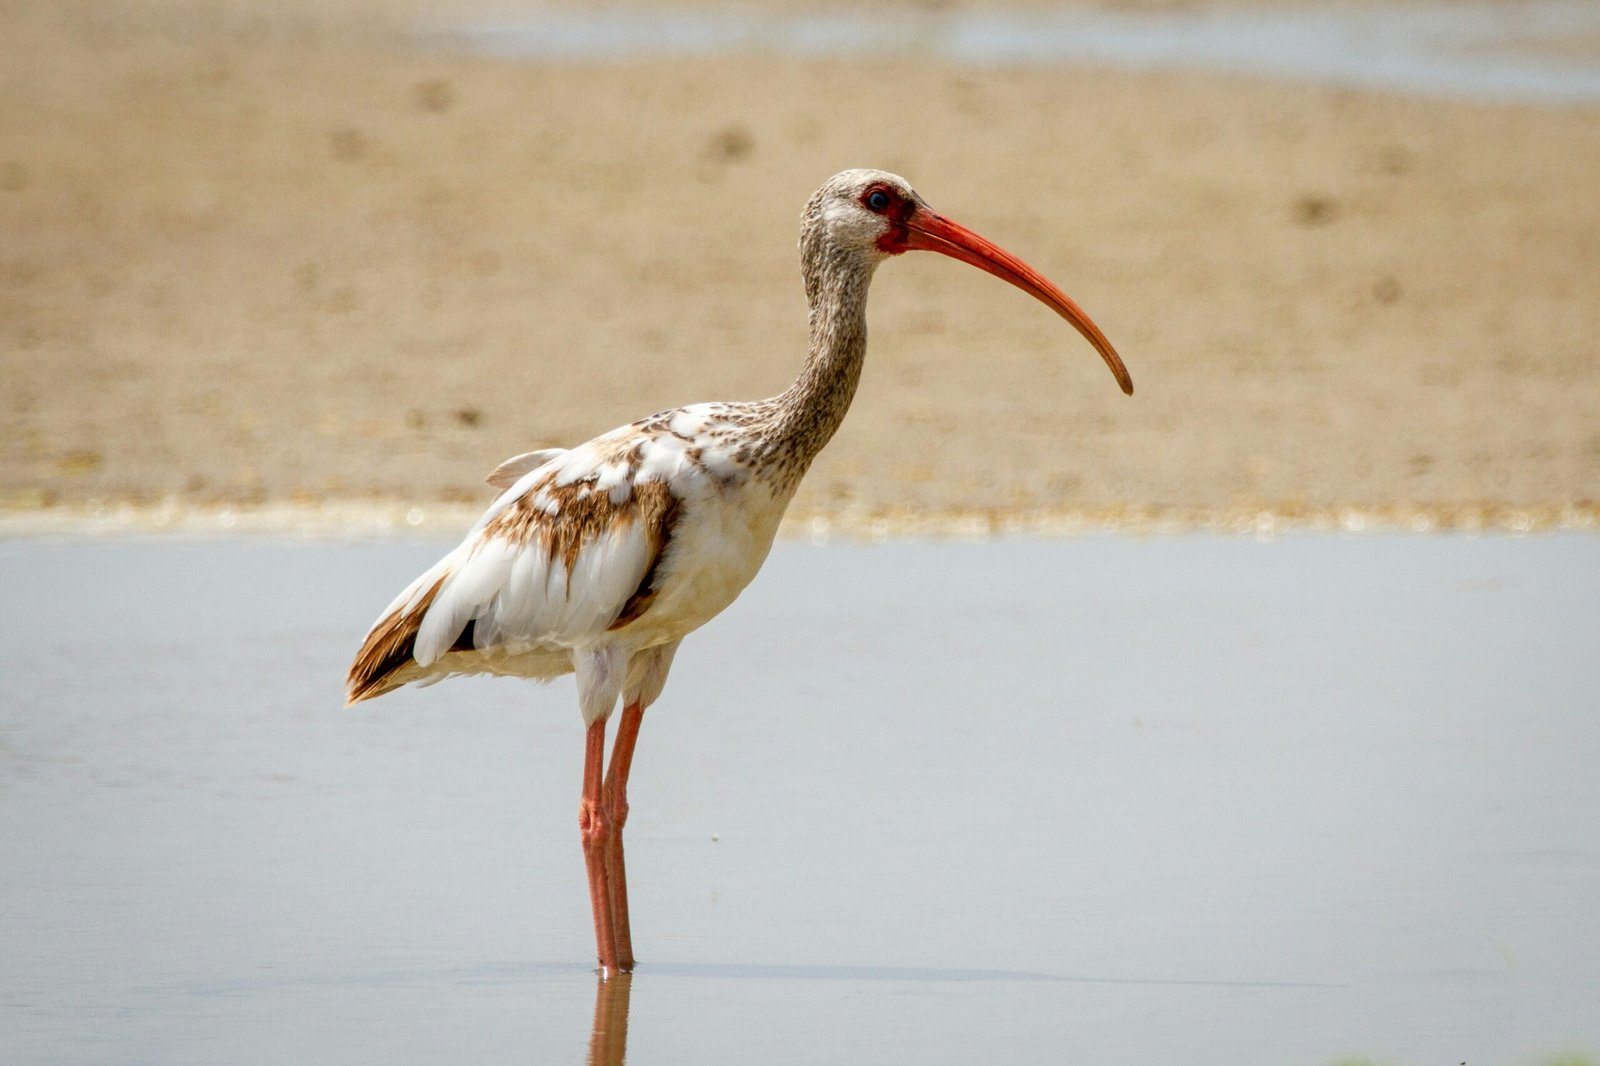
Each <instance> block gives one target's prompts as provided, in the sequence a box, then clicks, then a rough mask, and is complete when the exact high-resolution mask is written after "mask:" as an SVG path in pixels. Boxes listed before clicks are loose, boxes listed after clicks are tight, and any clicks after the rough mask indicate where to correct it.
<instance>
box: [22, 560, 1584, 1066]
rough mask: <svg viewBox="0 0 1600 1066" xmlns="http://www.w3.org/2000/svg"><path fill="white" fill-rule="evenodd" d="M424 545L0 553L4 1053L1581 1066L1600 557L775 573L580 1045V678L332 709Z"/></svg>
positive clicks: (661, 803) (883, 566)
mask: <svg viewBox="0 0 1600 1066" xmlns="http://www.w3.org/2000/svg"><path fill="white" fill-rule="evenodd" d="M447 546H448V545H445V544H429V543H424V544H418V543H401V542H367V543H352V544H330V543H289V542H281V541H271V540H264V539H257V540H238V541H210V542H196V541H178V540H165V541H163V540H107V541H81V540H80V541H58V542H44V541H30V540H13V541H0V587H3V588H4V589H5V600H4V607H3V609H0V639H3V646H4V647H5V648H6V650H7V653H8V654H7V657H6V663H5V665H4V667H3V668H0V855H3V856H4V859H3V862H0V931H3V934H0V1061H3V1062H6V1063H29V1062H46V1061H49V1062H119V1063H120V1062H162V1063H213V1062H230V1063H257V1062H311V1061H337V1062H345V1063H352V1062H383V1063H405V1062H421V1061H441V1060H443V1061H471V1060H477V1061H504V1060H513V1059H515V1060H519V1061H533V1062H579V1061H583V1060H584V1059H585V1057H586V1056H588V1055H589V1054H590V1051H591V1038H592V1035H593V1032H592V1030H593V1027H594V1023H595V1020H596V1018H597V1017H599V1018H600V1019H601V1020H602V1022H603V1027H604V1028H605V1029H606V1033H605V1035H604V1037H603V1039H601V1040H599V1041H597V1042H596V1048H595V1050H596V1051H597V1053H598V1054H597V1057H598V1058H601V1059H606V1058H608V1057H609V1058H610V1059H611V1060H613V1061H615V1059H616V1056H617V1053H618V1051H619V1043H620V1041H622V1040H623V1039H625V1040H626V1043H627V1049H628V1052H629V1055H630V1056H631V1061H633V1062H635V1063H687V1062H695V1063H717V1062H736V1061H737V1062H744V1061H752V1060H754V1061H762V1062H778V1063H787V1062H794V1063H800V1062H819V1061H894V1062H918V1063H969V1062H977V1061H996V1062H1007V1061H1062V1062H1096V1063H1118V1062H1128V1063H1151V1062H1184V1063H1198V1064H1208V1063H1217V1064H1224V1063H1225V1064H1228V1066H1237V1064H1240V1063H1282V1062H1307V1063H1319V1062H1332V1061H1335V1060H1338V1059H1340V1058H1344V1057H1350V1056H1367V1057H1370V1058H1372V1059H1374V1060H1377V1061H1383V1062H1394V1063H1408V1062H1417V1063H1424V1062H1451V1063H1455V1062H1462V1061H1465V1062H1470V1063H1473V1064H1474V1066H1477V1064H1480V1063H1496V1062H1538V1061H1544V1060H1548V1059H1549V1058H1550V1057H1552V1056H1555V1055H1557V1054H1563V1053H1570V1052H1578V1053H1586V1054H1588V1055H1590V1056H1594V1055H1596V1054H1597V1053H1600V1011H1597V1010H1596V1009H1595V1002H1596V999H1595V996H1596V989H1597V988H1600V908H1596V906H1595V900H1596V899H1597V898H1600V819H1597V818H1596V816H1595V814H1596V811H1597V810H1600V775H1597V773H1596V766H1597V764H1600V656H1597V655H1596V652H1595V649H1596V647H1600V538H1597V537H1594V536H1584V535H1553V536H1540V537H1526V538H1508V537H1507V538H1502V537H1485V538H1476V539H1474V538H1465V537H1461V538H1447V537H1396V536H1365V537H1355V538H1343V537H1310V536H1307V537H1284V538H1280V539H1277V540H1274V541H1270V542H1266V543H1261V542H1257V541H1254V540H1247V539H1228V538H1215V537H1182V538H1170V539H1150V540H1126V539H1115V538H1089V539H1079V540H1067V541H1013V542H1000V543H995V544H943V545H930V544H907V543H894V544H889V545H884V546H879V547H853V546H829V547H824V548H812V547H804V546H800V545H796V544H782V545H780V546H779V547H778V549H777V550H776V551H775V552H774V554H773V557H772V559H771V560H770V562H769V564H768V566H767V568H766V570H765V571H764V572H763V574H762V575H761V577H760V578H759V579H758V580H757V582H756V584H755V585H754V586H753V587H752V588H751V589H750V590H749V591H748V592H747V593H746V595H745V597H744V598H743V599H742V600H741V601H740V602H739V603H738V604H736V605H735V606H734V608H732V609H731V610H730V611H729V612H728V613H727V614H725V615H724V616H723V617H721V618H719V619H718V620H716V621H715V622H713V623H712V624H711V625H710V626H708V627H707V628H706V629H705V630H704V631H702V632H701V633H699V634H697V635H696V636H695V637H694V638H692V639H691V640H689V641H688V642H686V644H685V647H684V650H683V652H682V653H681V655H680V656H679V660H678V663H677V666H676V668H675V671H674V675H673V679H672V683H671V684H670V685H669V687H668V690H667V694H666V696H665V697H664V698H663V700H662V702H661V703H660V704H659V705H658V706H657V708H655V709H654V710H652V712H651V714H650V716H649V717H648V718H647V720H646V723H645V728H644V733H643V736H642V739H641V743H640V749H639V757H638V761H637V763H636V769H635V772H634V776H633V782H634V783H633V789H632V799H633V814H632V819H631V821H630V823H629V850H628V856H629V864H630V870H629V873H630V882H631V886H632V891H633V897H634V898H633V906H634V928H635V935H636V941H637V944H638V947H639V953H640V956H641V959H642V960H643V961H642V962H641V965H640V969H639V972H638V973H637V974H636V975H635V976H634V977H633V978H632V980H631V981H628V982H626V983H620V982H619V983H613V984H612V985H610V986H607V988H606V989H605V993H606V997H607V998H606V999H604V1000H601V1001H599V1002H597V998H596V992H597V982H596V980H595V978H594V976H593V974H592V970H591V967H592V965H593V945H592V940H591V933H590V926H589V918H588V912H587V897H586V893H585V889H584V879H583V870H582V862H581V857H580V853H579V849H578V843H577V839H576V837H577V834H576V832H575V829H576V824H575V823H576V819H575V814H576V796H577V792H578V781H579V775H580V771H581V758H582V727H581V723H580V721H579V718H578V714H577V711H576V708H575V704H574V700H573V696H572V691H571V684H570V682H558V683H556V684H554V685H552V686H550V687H548V688H540V687H537V686H533V685H530V684H526V683H519V682H513V681H459V682H450V683H447V684H445V685H443V686H440V687H437V688H432V689H425V690H415V691H410V690H408V691H402V692H399V693H396V694H394V695H391V696H387V697H384V698H383V699H381V700H379V701H376V702H374V703H370V704H366V705H364V706H363V707H362V708H360V709H359V710H343V709H341V708H340V707H339V689H340V677H341V674H342V671H343V668H344V666H345V665H346V662H347V660H348V658H349V656H350V654H351V653H352V652H353V650H354V647H355V645H356V644H357V642H358V641H359V639H360V637H361V635H362V633H363V632H364V630H365V627H366V624H367V623H368V622H370V621H371V618H372V616H373V615H375V614H376V612H377V610H378V609H379V608H380V607H382V606H383V604H384V603H385V602H387V600H388V598H389V596H390V595H391V594H392V593H393V592H394V591H395V590H396V589H397V588H398V587H399V586H400V585H402V584H403V583H404V582H405V581H406V580H408V579H409V578H410V577H411V576H412V575H413V574H414V573H415V572H416V571H417V570H419V569H420V568H421V567H423V566H424V565H425V564H427V563H428V562H430V561H432V559H433V558H435V557H436V556H437V555H438V554H439V553H440V552H441V551H442V550H444V548H446V547H447Z"/></svg>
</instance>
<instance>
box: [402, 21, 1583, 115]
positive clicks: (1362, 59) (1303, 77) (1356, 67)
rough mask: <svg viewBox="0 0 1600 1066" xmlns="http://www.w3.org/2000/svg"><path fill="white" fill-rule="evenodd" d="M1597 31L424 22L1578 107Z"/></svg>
mask: <svg viewBox="0 0 1600 1066" xmlns="http://www.w3.org/2000/svg"><path fill="white" fill-rule="evenodd" d="M1596 35H1600V4H1596V3H1594V2H1593V0H1536V2H1532V3H1527V4H1515V5H1508V4H1470V3H1467V4H1460V3H1435V4H1431V5H1429V4H1418V5H1405V6H1394V5H1382V4H1373V5H1361V4H1343V5H1337V4H1330V5H1329V6H1327V7H1325V8H1322V9H1317V8H1292V9H1277V8H1272V7H1256V8H1247V9H1243V10H1231V11H1230V10H1223V11H1182V10H1176V11H1146V12H1137V11H1135V12H1116V11H1073V12H1063V13H1051V12H1039V11H1035V12H1023V11H1017V12H1003V11H960V12H948V13H927V14H922V15H917V16H911V15H907V14H900V15H893V14H890V15H884V14H875V13H850V14H791V15H782V14H772V13H761V12H754V11H736V10H724V9H719V10H715V11H712V10H705V11H695V10H692V9H690V10H677V11H673V10H659V9H644V10H633V9H629V8H627V7H602V8H599V9H596V10H593V11H550V10H544V11H538V12H531V13H528V14H525V15H519V16H505V17H500V18H495V19H485V20H477V21H469V22H465V23H440V24H435V25H432V26H430V27H428V28H427V29H426V30H425V31H423V33H422V37H423V39H425V40H427V41H430V42H432V43H433V44H435V45H436V46H440V47H446V48H449V47H463V48H467V49H470V50H472V51H476V52H481V53H486V54H492V55H506V56H523V57H527V58H532V59H543V60H611V59H624V58H630V57H637V56H705V55H718V54H732V53H766V54H776V55H788V56H797V57H801V58H809V59H815V58H863V59H864V58H875V57H898V58H911V59H916V58H924V57H927V58H936V59H942V60H947V61H951V62H957V63H964V64H973V65H995V64H1027V65H1056V64H1063V63H1075V64H1089V65H1109V66H1115V67H1124V68H1131V69H1136V70H1150V69H1197V70H1213V71H1223V72H1227V73H1235V74H1247V75H1255V76H1265V77H1272V78H1286V79H1291V80H1295V81H1312V82H1321V83H1332V84H1338V85H1347V86H1356V87H1362V88H1369V89H1380V90H1388V91H1395V92H1403V93H1414V94H1420V95H1425V96H1442V97H1460V98H1467V99H1478V100H1498V101H1524V102H1533V103H1569V104H1570V103H1593V102H1595V101H1600V53H1597V50H1596V46H1595V45H1594V43H1593V41H1594V38H1595V37H1596ZM1585 41H1587V42H1589V43H1588V45H1587V46H1586V47H1584V46H1580V47H1572V45H1573V44H1574V43H1575V42H1577V43H1579V44H1580V45H1581V43H1582V42H1585Z"/></svg>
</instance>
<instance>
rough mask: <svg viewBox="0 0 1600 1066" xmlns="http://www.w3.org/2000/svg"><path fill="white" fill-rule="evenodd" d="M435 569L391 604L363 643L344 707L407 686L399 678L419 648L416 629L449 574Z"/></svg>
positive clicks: (352, 671)
mask: <svg viewBox="0 0 1600 1066" xmlns="http://www.w3.org/2000/svg"><path fill="white" fill-rule="evenodd" d="M438 570H439V568H438V567H435V568H434V569H433V570H429V571H428V572H427V573H426V574H423V575H422V576H421V577H420V578H418V579H417V580H416V581H415V582H414V583H412V585H411V586H410V587H409V588H407V589H406V590H405V591H404V592H402V593H401V594H400V595H399V596H398V597H397V598H396V599H395V601H394V603H392V604H390V605H389V609H388V610H387V611H385V612H384V614H383V617H381V618H379V619H378V621H377V623H376V624H375V625H374V626H373V627H372V630H371V632H369V633H368V634H367V639H366V640H365V641H363V642H362V644H361V650H360V651H358V652H356V658H355V661H354V662H353V663H351V664H350V674H349V677H348V678H347V679H346V688H345V706H347V707H348V706H349V705H351V704H353V703H360V702H361V701H362V700H369V699H371V698H372V697H374V696H381V695H383V694H384V693H385V692H388V691H390V690H391V689H396V688H399V687H400V686H401V685H403V684H405V682H406V679H403V678H400V677H397V676H396V675H397V674H399V673H400V672H401V671H402V670H404V669H405V668H406V667H407V666H409V665H411V663H412V662H413V652H414V651H415V649H416V645H417V630H418V629H420V628H421V627H422V618H423V616H424V615H426V614H427V613H428V608H429V607H432V606H433V601H434V598H435V597H436V596H438V595H439V589H440V588H441V587H442V586H443V585H444V581H445V578H446V577H448V576H449V572H448V571H446V572H444V573H439V572H438Z"/></svg>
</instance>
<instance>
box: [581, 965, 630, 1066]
mask: <svg viewBox="0 0 1600 1066" xmlns="http://www.w3.org/2000/svg"><path fill="white" fill-rule="evenodd" d="M632 989H633V975H632V974H631V973H621V974H617V975H616V976H615V977H613V978H611V979H610V980H609V981H608V980H606V979H605V978H604V977H602V978H599V980H598V983H597V984H596V985H595V990H594V1028H593V1030H592V1031H591V1032H590V1034H589V1066H622V1062H623V1060H624V1059H626V1058H627V1057H628V996H629V994H630V993H631V991H632Z"/></svg>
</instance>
